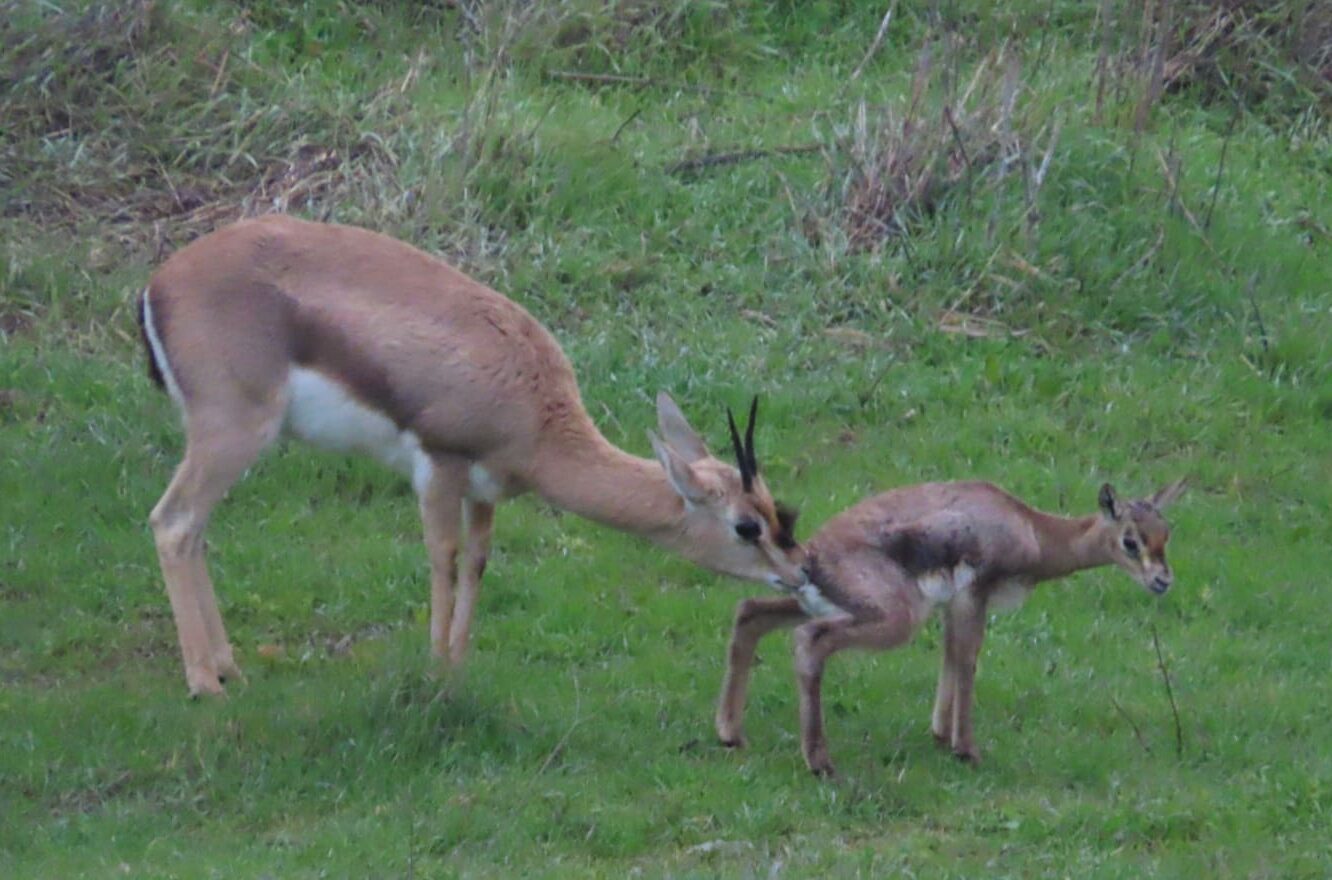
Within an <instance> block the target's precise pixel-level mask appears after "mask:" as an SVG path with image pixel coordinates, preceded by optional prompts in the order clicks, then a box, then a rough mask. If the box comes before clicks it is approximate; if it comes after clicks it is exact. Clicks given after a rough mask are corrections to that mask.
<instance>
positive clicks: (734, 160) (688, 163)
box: [666, 144, 823, 174]
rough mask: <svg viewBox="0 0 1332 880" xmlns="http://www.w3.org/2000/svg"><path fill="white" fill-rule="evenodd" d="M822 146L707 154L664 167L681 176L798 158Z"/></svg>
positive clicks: (669, 172)
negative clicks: (770, 159)
mask: <svg viewBox="0 0 1332 880" xmlns="http://www.w3.org/2000/svg"><path fill="white" fill-rule="evenodd" d="M821 149H823V144H799V145H797V146H793V147H775V148H773V149H771V150H737V151H734V152H729V153H709V154H707V155H704V156H696V157H695V158H693V159H681V160H680V161H679V162H672V163H671V164H669V165H667V166H666V173H667V174H683V173H685V172H688V171H699V170H701V169H703V168H716V167H718V166H721V165H737V164H739V163H741V162H749V161H751V160H753V159H765V158H767V157H769V156H800V155H805V154H808V153H817V152H818V151H819V150H821Z"/></svg>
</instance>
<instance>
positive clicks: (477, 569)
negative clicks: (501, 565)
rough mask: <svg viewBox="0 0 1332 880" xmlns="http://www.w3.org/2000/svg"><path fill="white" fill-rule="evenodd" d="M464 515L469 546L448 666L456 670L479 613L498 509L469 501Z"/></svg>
mask: <svg viewBox="0 0 1332 880" xmlns="http://www.w3.org/2000/svg"><path fill="white" fill-rule="evenodd" d="M463 514H464V516H463V519H464V520H465V521H466V524H467V544H466V547H465V548H464V553H463V564H462V566H461V570H460V571H459V572H458V599H457V604H456V605H454V607H453V621H452V624H451V625H450V628H449V662H450V663H451V664H452V665H453V666H454V667H459V666H462V663H463V660H464V659H465V658H466V656H467V643H468V641H469V639H470V638H471V631H472V616H473V615H474V614H475V613H476V600H477V596H478V595H479V594H480V592H481V577H482V575H484V574H485V572H486V556H487V555H488V554H489V553H490V534H491V530H492V529H493V528H494V525H495V506H494V505H493V504H488V503H486V502H484V501H477V500H474V499H471V498H468V499H466V500H464V501H463Z"/></svg>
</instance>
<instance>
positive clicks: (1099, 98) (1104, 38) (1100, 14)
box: [1092, 0, 1110, 125]
mask: <svg viewBox="0 0 1332 880" xmlns="http://www.w3.org/2000/svg"><path fill="white" fill-rule="evenodd" d="M1109 15H1110V0H1101V5H1100V8H1099V9H1098V10H1097V13H1096V18H1097V19H1098V20H1099V22H1100V26H1101V48H1100V50H1099V52H1098V53H1097V55H1096V112H1095V113H1094V114H1093V116H1092V121H1093V122H1094V123H1096V124H1097V125H1100V124H1101V111H1102V109H1104V107H1105V77H1106V72H1107V70H1108V69H1109V59H1110V19H1109Z"/></svg>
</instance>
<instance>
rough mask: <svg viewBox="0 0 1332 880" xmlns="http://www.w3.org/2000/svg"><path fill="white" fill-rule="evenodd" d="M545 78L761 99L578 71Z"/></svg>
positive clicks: (555, 72)
mask: <svg viewBox="0 0 1332 880" xmlns="http://www.w3.org/2000/svg"><path fill="white" fill-rule="evenodd" d="M546 76H549V77H553V78H555V79H568V80H573V81H574V82H588V83H600V84H602V85H619V86H635V87H637V88H640V89H644V88H656V89H675V90H676V91H680V92H695V93H697V94H700V95H717V94H723V95H741V96H743V97H746V98H761V97H763V96H762V95H757V94H755V93H753V92H741V91H736V90H734V89H714V88H711V87H709V86H691V85H685V84H684V83H675V82H668V81H665V80H660V79H653V78H652V77H648V76H624V75H623V74H618V73H583V72H582V71H579V70H548V71H546Z"/></svg>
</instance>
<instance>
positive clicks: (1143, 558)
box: [1100, 479, 1184, 596]
mask: <svg viewBox="0 0 1332 880" xmlns="http://www.w3.org/2000/svg"><path fill="white" fill-rule="evenodd" d="M1183 491H1184V481H1183V480H1182V479H1181V480H1176V481H1175V482H1173V483H1171V484H1170V485H1169V486H1166V487H1165V488H1163V489H1160V490H1159V491H1157V492H1156V494H1154V495H1152V496H1151V497H1149V498H1139V499H1136V500H1133V501H1128V502H1125V501H1123V500H1121V499H1120V498H1119V496H1118V495H1117V494H1115V490H1114V489H1113V488H1112V487H1111V486H1110V484H1109V483H1106V484H1105V485H1103V486H1102V487H1101V495H1100V505H1101V516H1102V517H1103V518H1104V520H1105V523H1106V526H1107V534H1108V538H1107V540H1108V541H1109V542H1110V547H1109V550H1110V556H1111V558H1113V559H1114V561H1115V564H1116V565H1118V566H1119V567H1120V568H1122V569H1124V571H1126V572H1128V573H1129V575H1131V576H1132V577H1133V579H1134V580H1136V581H1137V582H1138V583H1140V584H1142V585H1143V586H1144V587H1146V588H1147V589H1148V590H1149V591H1151V592H1152V593H1155V594H1156V595H1158V596H1159V595H1161V594H1162V593H1164V592H1165V591H1166V590H1168V589H1170V584H1171V583H1172V582H1173V581H1174V575H1173V574H1172V573H1171V571H1170V564H1169V563H1168V562H1166V544H1167V543H1168V542H1169V541H1170V524H1169V523H1167V522H1166V521H1165V517H1164V516H1162V515H1161V511H1162V510H1164V509H1165V507H1166V505H1168V504H1170V502H1172V501H1174V500H1175V499H1176V498H1178V497H1179V496H1180V494H1181V493H1182V492H1183Z"/></svg>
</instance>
